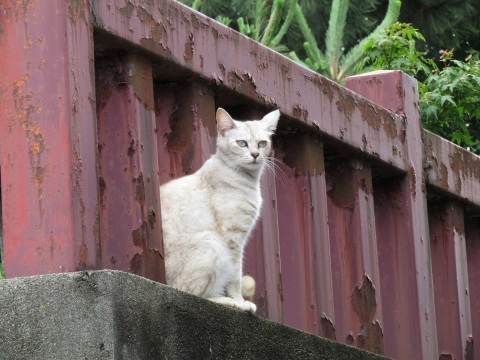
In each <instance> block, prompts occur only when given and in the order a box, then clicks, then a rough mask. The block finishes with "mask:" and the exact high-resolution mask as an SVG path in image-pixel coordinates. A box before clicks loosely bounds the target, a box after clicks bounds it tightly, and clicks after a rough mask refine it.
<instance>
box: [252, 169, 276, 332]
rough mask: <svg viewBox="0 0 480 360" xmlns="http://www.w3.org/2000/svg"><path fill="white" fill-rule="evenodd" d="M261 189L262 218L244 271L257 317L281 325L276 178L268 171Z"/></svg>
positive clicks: (253, 236)
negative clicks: (251, 284)
mask: <svg viewBox="0 0 480 360" xmlns="http://www.w3.org/2000/svg"><path fill="white" fill-rule="evenodd" d="M261 188H262V197H263V205H262V216H261V219H260V221H259V222H258V224H257V225H256V231H254V232H253V234H252V238H251V239H250V241H249V243H248V244H247V246H246V249H245V250H246V251H245V256H244V257H245V260H244V271H245V273H246V274H250V275H252V276H253V277H254V278H255V282H256V292H255V295H254V297H253V301H254V302H255V304H257V313H258V314H259V315H260V316H264V317H266V318H268V319H270V320H273V321H278V322H282V323H283V295H282V294H283V292H282V277H281V271H280V243H279V236H278V218H277V196H276V194H277V191H276V182H275V175H274V174H272V173H271V172H270V171H266V172H265V174H264V175H263V178H262V183H261Z"/></svg>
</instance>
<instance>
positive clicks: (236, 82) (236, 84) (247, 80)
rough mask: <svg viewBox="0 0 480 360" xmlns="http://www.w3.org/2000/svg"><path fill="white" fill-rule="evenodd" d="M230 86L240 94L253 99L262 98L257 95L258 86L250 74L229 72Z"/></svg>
mask: <svg viewBox="0 0 480 360" xmlns="http://www.w3.org/2000/svg"><path fill="white" fill-rule="evenodd" d="M227 79H228V82H229V83H230V86H231V87H232V88H233V89H234V90H235V91H236V92H238V93H240V94H244V95H247V96H251V97H256V98H261V97H260V96H259V94H258V93H257V84H256V83H255V79H254V78H253V77H252V75H251V74H250V73H248V72H244V73H243V74H241V73H239V72H238V71H229V72H228V74H227Z"/></svg>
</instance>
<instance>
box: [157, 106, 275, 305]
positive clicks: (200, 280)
mask: <svg viewBox="0 0 480 360" xmlns="http://www.w3.org/2000/svg"><path fill="white" fill-rule="evenodd" d="M279 117H280V112H279V111H278V110H275V111H272V112H271V113H269V114H267V115H266V116H265V117H264V118H263V119H262V120H259V121H235V120H233V119H232V118H231V117H230V115H229V114H228V113H227V112H226V111H225V110H223V109H221V108H219V109H218V110H217V114H216V119H217V130H218V137H217V150H216V153H215V154H214V155H212V156H211V157H210V159H208V160H207V161H206V162H205V163H204V164H203V166H202V167H201V168H200V169H199V170H198V171H197V172H196V173H194V174H192V175H188V176H185V177H182V178H179V179H176V180H172V181H170V182H168V183H166V184H165V185H162V186H161V187H160V195H161V207H162V227H163V242H164V247H165V267H166V275H167V284H168V285H171V286H173V287H175V288H177V289H180V290H183V291H186V292H189V293H191V294H194V295H197V296H200V297H203V298H206V299H209V300H211V301H214V302H217V303H220V304H223V305H226V306H230V307H233V308H238V309H241V310H244V311H248V312H251V313H254V312H255V311H256V306H255V304H253V303H252V302H250V301H245V300H244V299H243V298H242V291H241V278H242V260H243V249H244V247H245V244H246V243H247V240H248V237H249V235H250V232H251V230H252V228H253V227H254V225H255V222H256V221H257V219H258V217H259V215H260V208H261V205H262V197H261V194H260V176H261V174H262V170H263V169H264V165H265V164H266V162H267V161H269V160H268V156H269V155H270V153H271V151H272V143H271V136H272V134H273V133H274V131H275V129H276V127H277V122H278V119H279Z"/></svg>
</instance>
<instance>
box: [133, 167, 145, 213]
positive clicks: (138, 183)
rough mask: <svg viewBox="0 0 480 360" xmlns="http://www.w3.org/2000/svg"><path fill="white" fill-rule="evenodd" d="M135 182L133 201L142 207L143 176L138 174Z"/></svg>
mask: <svg viewBox="0 0 480 360" xmlns="http://www.w3.org/2000/svg"><path fill="white" fill-rule="evenodd" d="M135 182H136V186H135V200H137V201H138V202H139V203H140V204H141V205H142V207H143V206H144V205H145V183H144V181H143V174H140V175H139V176H138V177H137V178H136V179H135Z"/></svg>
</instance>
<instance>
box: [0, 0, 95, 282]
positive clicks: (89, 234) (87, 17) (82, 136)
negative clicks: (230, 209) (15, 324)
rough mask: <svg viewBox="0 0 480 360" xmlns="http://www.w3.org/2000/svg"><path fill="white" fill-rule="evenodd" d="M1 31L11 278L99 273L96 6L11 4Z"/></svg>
mask: <svg viewBox="0 0 480 360" xmlns="http://www.w3.org/2000/svg"><path fill="white" fill-rule="evenodd" d="M0 24H1V30H0V53H1V54H2V55H1V56H0V69H2V70H1V71H0V119H1V125H0V137H1V139H2V141H1V145H0V146H1V161H2V202H3V234H4V238H5V242H4V250H5V263H4V266H5V274H6V276H7V277H14V276H23V275H33V274H44V273H53V272H62V271H74V270H78V269H87V268H88V269H92V268H97V267H99V265H100V264H99V238H98V216H97V211H98V209H97V202H98V186H97V178H96V162H95V158H96V144H95V132H96V127H95V106H94V97H95V92H94V85H93V76H94V74H93V35H92V26H91V9H90V5H89V2H88V1H75V2H73V1H71V2H66V1H64V0H53V1H48V2H45V1H13V0H12V1H8V0H6V1H2V2H1V3H0ZM79 54H81V56H79Z"/></svg>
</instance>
